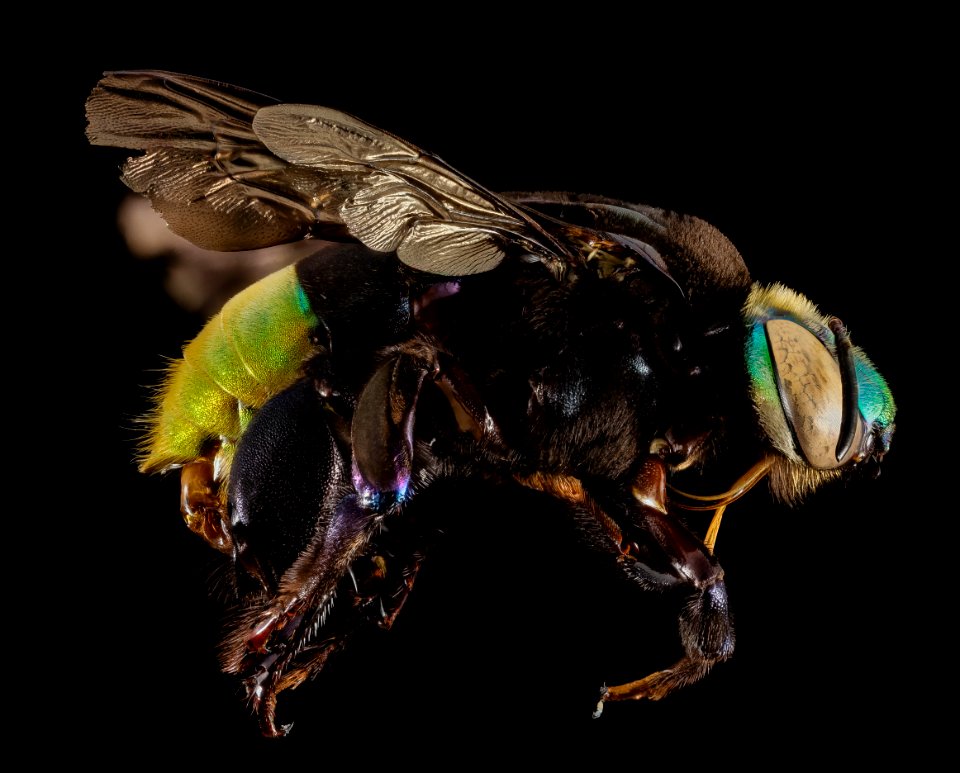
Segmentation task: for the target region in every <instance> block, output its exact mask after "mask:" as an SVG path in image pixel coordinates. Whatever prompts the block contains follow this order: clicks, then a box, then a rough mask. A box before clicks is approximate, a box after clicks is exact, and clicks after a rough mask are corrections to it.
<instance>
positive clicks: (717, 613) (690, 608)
mask: <svg viewBox="0 0 960 773" xmlns="http://www.w3.org/2000/svg"><path fill="white" fill-rule="evenodd" d="M518 480H519V481H520V482H521V483H523V484H524V485H526V486H528V487H530V488H533V489H536V490H539V491H543V492H545V493H548V494H551V495H552V496H554V497H556V498H557V499H561V500H563V501H565V502H567V503H568V504H569V505H571V506H572V508H573V510H574V512H575V513H576V514H577V517H578V519H579V521H580V522H581V524H582V526H583V527H584V528H585V530H586V531H587V532H588V533H589V534H590V535H591V536H592V537H593V542H594V543H595V544H596V545H597V547H599V548H600V549H601V550H604V551H605V552H608V553H610V554H612V555H614V556H615V557H616V561H617V563H618V565H619V566H620V568H621V570H622V571H623V572H624V573H625V574H626V575H627V577H628V578H630V579H631V580H632V581H633V582H635V583H637V584H638V585H640V586H641V587H642V588H644V589H645V590H658V591H668V590H680V591H685V592H686V594H687V596H686V602H685V603H684V605H683V607H682V609H681V612H680V616H679V629H680V639H681V641H682V643H683V646H684V651H685V654H684V657H682V658H681V659H680V660H679V661H677V662H676V663H675V664H673V666H671V667H670V668H666V669H663V670H662V671H657V672H656V673H654V674H651V675H649V676H647V677H645V678H644V679H640V680H638V681H635V682H630V683H628V684H623V685H618V686H615V687H609V688H604V691H603V695H602V696H601V699H600V703H599V704H598V706H597V710H596V712H595V714H594V716H599V715H600V713H601V712H602V710H603V705H604V703H605V702H606V701H615V700H639V699H641V698H648V699H650V700H659V699H660V698H663V697H664V696H666V695H668V694H669V693H670V692H672V691H673V690H675V689H677V688H678V687H682V686H684V685H687V684H690V683H692V682H695V681H697V680H698V679H700V678H702V677H703V676H704V675H706V674H707V672H708V671H709V670H710V669H711V668H712V667H713V666H714V665H715V664H716V663H718V662H720V661H722V660H725V659H726V658H729V657H730V655H731V654H732V653H733V646H734V635H733V624H732V622H731V619H730V614H729V609H728V605H727V593H726V587H725V585H724V582H723V570H722V569H721V568H720V565H719V564H718V563H717V561H716V559H715V558H714V557H713V556H712V555H711V554H710V551H709V550H708V549H707V548H706V546H705V545H704V544H703V543H702V542H701V541H700V540H699V539H697V537H695V536H694V535H693V534H692V533H691V532H690V531H688V530H687V528H686V527H685V526H684V525H683V524H682V523H681V522H680V521H678V520H676V519H675V518H674V517H673V516H671V515H670V514H669V512H668V511H667V507H666V467H665V464H664V462H663V461H661V460H660V459H658V458H656V457H650V458H648V459H646V460H644V462H643V463H642V464H641V465H640V468H639V470H638V473H637V475H636V477H635V479H634V486H633V491H632V496H631V498H630V501H628V502H626V503H624V502H622V501H619V499H620V498H618V497H616V496H615V497H613V498H612V499H611V504H610V506H609V507H605V506H604V505H602V504H601V503H600V501H599V500H598V499H597V498H595V497H594V496H593V495H592V494H591V493H589V492H588V491H587V490H586V488H585V486H584V484H583V483H582V482H581V481H580V480H578V479H576V478H573V477H571V476H566V475H549V474H543V473H538V474H535V475H531V476H526V477H521V478H518ZM611 513H615V514H618V515H620V518H619V520H617V519H615V518H614V517H613V516H612V515H611Z"/></svg>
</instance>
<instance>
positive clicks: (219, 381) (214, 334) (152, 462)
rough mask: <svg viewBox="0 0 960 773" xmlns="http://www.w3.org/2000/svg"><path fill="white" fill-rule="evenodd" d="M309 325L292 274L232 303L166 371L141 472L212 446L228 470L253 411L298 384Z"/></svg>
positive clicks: (310, 316) (286, 271) (274, 277)
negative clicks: (219, 449)
mask: <svg viewBox="0 0 960 773" xmlns="http://www.w3.org/2000/svg"><path fill="white" fill-rule="evenodd" d="M315 324H316V316H315V315H314V313H313V311H312V310H311V309H310V305H309V303H308V301H307V298H306V296H305V294H304V292H303V289H302V288H301V287H300V283H299V282H298V281H297V275H296V269H295V267H294V266H288V267H286V268H283V269H281V270H279V271H277V272H275V273H273V274H270V275H269V276H267V277H265V278H263V279H261V280H260V281H259V282H256V283H255V284H253V285H251V286H250V287H248V288H246V289H245V290H243V291H242V292H240V293H238V294H237V295H235V296H234V297H233V298H231V299H230V300H229V301H228V302H227V303H226V305H224V307H223V309H222V310H221V311H220V313H219V314H217V315H216V316H215V317H213V318H212V319H211V320H210V321H209V322H208V323H207V324H206V326H204V328H203V330H202V331H200V334H199V335H198V336H197V337H196V338H194V339H193V341H191V342H190V343H189V344H188V345H187V346H186V347H185V348H184V350H183V358H182V359H180V360H177V361H176V362H175V363H174V364H173V365H172V366H171V368H170V370H169V371H168V373H167V377H166V379H165V381H164V383H163V385H162V387H161V388H160V390H159V393H158V395H157V401H156V406H155V408H154V410H153V411H152V412H151V414H150V415H149V416H148V417H147V421H148V424H149V429H148V432H147V436H146V438H145V440H144V443H143V453H142V456H141V462H140V469H141V471H143V472H156V471H162V470H166V469H169V468H171V467H176V466H179V465H181V464H184V463H186V462H190V461H192V460H194V459H196V458H198V457H200V456H202V455H203V452H204V448H205V447H206V446H208V445H209V444H210V443H211V442H212V441H213V442H217V443H219V444H221V445H222V446H224V449H223V450H224V451H225V452H226V453H227V455H228V456H227V458H226V459H223V458H222V459H221V461H226V462H229V458H228V457H229V450H228V449H232V447H233V445H234V444H235V443H236V441H237V440H238V439H239V437H240V435H241V434H242V433H243V431H244V429H245V428H246V425H247V423H248V422H249V420H250V418H251V417H252V415H253V413H254V412H255V410H256V409H258V408H260V407H261V406H262V405H263V404H264V403H265V402H266V401H267V400H269V399H270V398H271V397H273V396H274V395H276V394H277V393H279V392H281V391H282V390H284V389H286V388H287V387H288V386H290V385H291V384H292V383H293V382H294V381H296V379H297V378H298V377H299V376H300V372H301V371H300V369H301V365H302V364H303V362H304V360H306V359H307V358H308V357H309V356H310V354H311V353H312V351H313V346H312V345H311V343H310V331H311V329H312V328H313V327H314V325H315Z"/></svg>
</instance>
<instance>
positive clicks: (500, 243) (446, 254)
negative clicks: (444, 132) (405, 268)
mask: <svg viewBox="0 0 960 773" xmlns="http://www.w3.org/2000/svg"><path fill="white" fill-rule="evenodd" d="M253 128H254V131H256V133H257V136H258V137H260V139H261V140H262V142H263V144H264V145H265V146H266V147H267V148H269V149H270V150H271V151H272V152H273V153H275V154H276V155H277V156H279V157H280V158H282V159H284V160H285V161H288V162H290V163H292V164H296V165H298V166H302V167H308V168H311V169H316V170H319V171H322V172H326V173H328V174H331V175H340V177H341V179H342V180H343V181H344V182H345V184H346V185H347V187H349V188H350V189H351V191H352V192H351V194H350V195H349V196H347V197H346V198H345V199H344V200H343V201H342V203H341V204H340V208H339V214H340V217H341V218H342V220H343V222H344V224H345V225H346V227H347V229H348V230H349V231H350V233H351V234H353V235H354V236H355V237H356V238H357V239H359V240H360V241H361V242H363V243H364V244H365V245H366V246H368V247H371V248H372V249H376V250H385V251H387V250H389V251H393V250H395V251H396V252H397V255H398V257H399V258H400V260H402V261H403V262H404V263H407V264H408V265H410V266H413V267H414V268H418V269H421V270H424V271H430V272H433V273H439V274H475V273H481V272H484V271H489V270H490V269H492V268H494V267H495V266H497V265H498V264H499V263H500V261H501V260H503V258H504V257H505V255H506V254H507V253H508V252H526V253H530V254H533V255H536V256H537V257H538V258H541V259H543V260H548V261H549V260H553V259H556V258H558V257H560V256H561V255H563V254H565V253H564V247H563V246H562V245H561V244H559V243H557V242H556V241H555V240H554V239H553V238H552V237H551V236H549V235H548V234H547V233H546V232H545V231H543V230H542V229H541V228H540V227H539V226H538V225H537V224H536V223H535V222H534V221H533V220H531V219H530V218H529V217H528V216H527V215H526V214H525V213H524V211H523V210H521V209H520V208H518V207H517V206H516V205H514V204H513V203H512V202H510V201H509V200H507V199H505V198H503V197H501V196H498V195H497V194H494V193H491V192H489V191H487V190H485V189H484V188H483V187H482V186H480V185H478V184H477V183H475V182H473V181H472V180H469V179H468V178H466V177H464V176H462V175H461V174H460V173H459V172H457V171H456V170H454V169H452V168H451V167H449V166H447V165H446V164H445V163H443V162H442V161H441V160H440V159H438V158H436V157H435V156H431V155H429V154H427V153H424V152H423V151H422V150H420V149H419V148H417V147H415V146H413V145H410V144H409V143H407V142H405V141H403V140H401V139H399V138H397V137H395V136H393V135H391V134H389V133H387V132H384V131H382V130H380V129H378V128H376V127H374V126H371V125H370V124H367V123H364V122H363V121H360V120H359V119H357V118H355V117H353V116H351V115H347V114H346V113H342V112H340V111H338V110H332V109H330V108H326V107H319V106H317V105H288V104H283V105H275V106H271V107H266V108H263V109H262V110H260V111H259V112H258V113H257V115H256V117H255V118H254V123H253Z"/></svg>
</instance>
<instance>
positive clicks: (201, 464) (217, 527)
mask: <svg viewBox="0 0 960 773" xmlns="http://www.w3.org/2000/svg"><path fill="white" fill-rule="evenodd" d="M180 512H181V513H183V520H184V521H185V522H186V524H187V527H188V528H189V529H190V531H192V532H193V533H194V534H198V535H200V536H201V537H203V539H205V540H206V541H207V543H208V544H209V545H210V546H211V547H213V548H216V549H217V550H219V551H220V552H221V553H226V554H227V555H232V554H233V538H232V537H231V536H230V525H229V523H230V522H229V520H228V518H227V507H226V504H225V503H224V501H223V499H222V498H221V496H220V487H219V485H218V484H217V482H216V480H215V479H214V472H213V460H212V459H208V458H206V457H201V458H199V459H196V460H194V461H192V462H188V463H187V464H185V465H183V468H182V469H181V471H180Z"/></svg>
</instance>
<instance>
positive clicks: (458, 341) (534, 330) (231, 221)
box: [87, 71, 896, 736]
mask: <svg viewBox="0 0 960 773" xmlns="http://www.w3.org/2000/svg"><path fill="white" fill-rule="evenodd" d="M87 119H88V127H87V136H88V138H89V140H90V141H91V142H92V143H93V144H96V145H107V146H115V147H120V148H125V149H129V150H133V151H139V152H140V153H139V155H135V156H133V157H131V158H130V159H128V161H127V162H126V164H125V166H124V168H123V177H122V179H123V181H124V182H125V183H126V184H127V185H128V186H129V187H130V188H131V189H132V190H133V191H134V192H136V193H139V194H142V195H144V196H146V197H147V198H148V199H149V200H150V201H151V203H152V204H153V206H154V208H155V209H156V210H157V211H158V212H159V213H160V214H161V215H162V216H163V218H164V219H165V220H166V221H167V223H168V224H169V226H170V228H171V229H172V230H173V231H175V232H176V233H178V234H180V235H182V236H184V237H186V238H187V239H188V240H190V241H191V242H193V243H194V244H196V245H198V246H200V247H204V248H208V249H215V250H222V251H233V250H245V249H254V248H260V247H267V246H272V245H277V244H284V243H290V242H295V241H300V240H311V241H312V242H314V243H315V244H316V251H315V252H313V253H312V254H311V255H310V256H308V257H306V258H303V259H301V260H299V261H297V262H296V263H294V264H292V265H289V266H287V267H285V268H282V269H280V270H278V271H276V272H274V273H272V274H270V275H269V276H267V277H266V278H264V279H262V280H260V281H258V282H256V283H255V284H253V285H251V286H250V287H248V288H247V289H245V290H243V291H241V292H240V293H238V294H237V295H235V296H234V297H233V298H231V299H230V300H229V301H228V302H227V303H226V304H225V305H224V306H223V308H222V309H221V310H220V311H219V312H218V313H217V314H216V315H215V316H213V317H212V318H211V319H210V321H209V322H208V323H207V324H206V326H204V328H203V329H202V330H201V331H200V333H199V334H198V335H197V336H196V337H195V338H194V339H193V340H192V341H191V342H190V343H189V344H188V345H187V346H186V347H185V348H184V350H183V356H182V357H181V358H180V359H178V360H177V361H176V362H174V363H173V364H172V366H171V367H170V368H169V370H168V372H167V374H166V378H165V380H164V381H163V383H162V384H161V385H160V387H159V389H158V393H157V398H156V401H155V405H154V409H153V411H152V412H151V414H150V415H149V416H148V417H146V422H147V427H148V429H147V431H146V433H145V436H144V440H143V443H142V447H141V455H140V457H139V465H140V469H141V470H142V471H144V472H147V473H165V472H170V471H175V470H176V471H179V476H180V481H181V496H180V510H181V513H182V516H183V518H184V520H185V522H186V524H187V526H188V527H189V529H190V530H191V531H193V532H195V533H196V534H197V535H199V536H200V537H201V538H202V539H204V540H205V541H206V542H207V543H208V544H209V545H210V546H211V547H213V548H214V549H216V550H217V551H219V552H220V553H222V554H224V555H225V556H227V557H228V558H229V560H230V561H231V562H232V565H233V567H234V568H235V574H236V583H235V587H236V605H235V611H234V614H233V615H232V617H231V619H230V621H229V622H228V624H227V626H226V630H225V632H224V637H223V645H222V652H221V664H222V667H223V669H224V670H225V671H226V672H228V673H230V674H233V675H235V676H236V678H237V679H238V680H239V681H240V683H241V684H242V685H243V686H244V688H245V691H246V694H247V697H248V699H249V701H250V704H251V706H252V708H253V711H254V713H255V714H256V717H257V720H258V722H259V725H260V729H261V731H262V732H263V734H264V735H268V736H279V735H284V734H286V732H287V731H288V728H289V726H288V725H284V724H282V723H278V722H277V706H278V699H279V697H280V696H281V694H282V693H283V692H284V691H285V690H288V689H292V688H295V687H297V686H299V685H300V684H302V683H304V682H305V681H307V680H308V679H310V678H312V677H314V676H316V675H317V674H318V673H319V672H320V671H321V670H322V669H324V668H325V667H326V666H327V663H328V661H329V660H330V659H331V658H332V657H334V656H335V655H336V653H338V652H339V651H340V650H341V649H343V648H344V647H345V646H346V645H347V644H348V643H349V640H350V639H351V637H352V636H353V635H354V634H355V633H356V632H357V631H359V630H362V629H364V628H367V627H370V626H379V627H381V628H384V629H389V628H390V627H391V626H392V625H393V624H394V621H395V620H396V619H397V616H398V615H399V613H400V611H401V609H402V607H403V605H404V603H405V602H406V600H407V598H408V596H409V594H410V593H411V591H412V590H413V587H414V584H415V581H416V578H417V576H418V573H419V571H420V569H421V567H422V565H423V563H424V561H426V560H428V556H429V553H430V551H431V550H432V549H433V547H434V545H435V544H436V542H437V541H438V539H439V538H440V535H441V534H442V532H443V530H444V528H445V525H446V524H448V523H450V522H451V520H453V519H456V517H457V512H456V511H457V500H458V497H460V496H464V495H465V494H464V493H463V492H470V491H477V490H495V491H497V492H498V493H500V494H502V495H504V496H508V497H509V496H514V497H516V499H517V501H518V502H522V503H523V504H522V507H529V506H530V503H531V502H533V503H537V502H540V503H542V504H543V506H544V507H547V506H550V507H554V506H558V505H559V506H561V507H562V508H563V510H564V511H565V512H566V513H568V514H569V516H570V518H571V519H572V520H573V521H574V522H575V523H576V524H577V525H578V527H579V529H580V530H581V532H582V533H583V535H584V537H585V539H586V541H587V542H588V544H589V545H590V546H591V547H592V548H594V549H595V550H596V551H597V552H598V553H599V554H600V555H603V556H606V557H608V558H609V561H610V563H611V565H612V566H614V567H616V568H617V569H618V570H619V571H620V572H621V573H622V574H623V575H624V576H625V578H626V579H627V580H628V581H630V582H632V583H634V584H635V585H636V586H639V588H641V589H643V590H646V591H653V592H660V593H667V592H669V593H671V594H675V595H678V596H680V597H682V598H681V601H680V603H679V604H678V613H677V624H678V634H679V640H680V642H681V644H682V646H683V655H682V656H681V657H680V658H679V660H677V661H676V662H675V663H673V664H665V667H664V668H663V669H661V670H659V671H656V672H654V673H652V674H649V675H646V676H643V677H642V678H640V679H638V680H636V681H632V682H628V683H625V684H619V685H614V686H605V687H603V688H601V689H600V695H599V701H598V703H597V705H596V708H595V709H594V713H595V715H597V716H599V715H600V714H601V713H602V711H603V709H604V707H605V706H606V704H607V703H610V702H616V701H623V700H638V699H650V700H658V699H661V698H663V697H665V696H667V695H669V694H670V693H672V692H673V691H675V690H677V689H678V688H681V687H683V686H685V685H689V684H691V683H694V682H696V681H698V680H700V679H701V678H703V677H704V676H705V675H706V674H707V673H708V672H709V671H710V670H711V668H712V667H713V666H714V665H716V664H717V663H720V662H722V661H724V660H726V659H728V658H730V657H731V655H732V654H733V650H734V644H735V637H734V628H733V623H732V618H731V614H730V610H729V602H728V597H727V590H726V584H725V582H724V573H723V569H722V568H721V566H720V564H719V562H718V560H717V558H716V556H715V554H714V548H715V545H716V540H717V535H718V532H719V529H720V525H721V520H722V516H723V514H724V512H725V510H726V509H727V507H729V506H730V505H731V504H732V503H734V502H735V501H736V500H737V499H739V498H740V497H741V496H742V495H743V494H744V493H746V492H747V491H749V490H750V489H751V488H752V487H753V486H755V485H756V484H757V483H759V482H761V481H764V480H766V481H767V482H768V485H769V489H770V492H771V494H772V496H773V497H775V498H777V499H779V500H782V501H784V502H786V503H788V504H797V503H799V502H800V501H801V500H802V499H804V498H805V497H807V496H808V495H810V494H812V493H814V492H815V491H817V490H818V489H819V488H820V487H821V486H823V485H825V484H827V483H829V482H831V481H836V480H838V479H841V478H843V477H845V476H848V475H851V474H853V473H854V472H855V471H863V470H867V471H873V472H875V471H876V470H877V467H878V465H879V463H880V462H881V460H882V459H883V457H884V455H885V454H886V453H887V452H888V451H889V448H890V444H891V439H892V436H893V432H894V416H895V411H896V409H895V404H894V400H893V397H892V395H891V393H890V389H889V388H888V386H887V384H886V382H885V381H884V379H883V377H882V376H881V375H880V373H879V372H878V370H877V368H876V367H875V366H874V365H873V363H872V362H871V361H870V359H869V358H868V357H867V355H866V354H865V353H864V352H863V351H862V350H861V349H859V348H858V347H857V346H856V345H854V344H853V342H852V341H851V338H850V335H849V333H848V331H847V329H846V327H845V326H844V324H843V323H842V322H841V321H840V320H839V319H837V318H836V317H833V316H830V315H826V314H823V313H821V312H820V311H819V310H818V308H817V307H816V306H815V305H814V304H813V303H812V302H810V301H809V300H808V299H806V298H805V297H804V296H802V295H801V294H799V293H797V292H795V291H793V290H790V289H789V288H787V287H785V286H783V285H780V284H772V285H762V284H760V283H757V282H754V281H753V280H752V278H751V276H750V272H749V270H748V269H747V267H746V265H745V263H744V261H743V259H742V257H741V256H740V254H739V252H738V251H737V249H736V247H735V246H734V245H733V244H732V243H731V242H730V241H729V240H728V239H727V238H726V237H725V236H724V235H723V234H722V233H720V231H718V230H717V229H716V228H714V227H713V226H711V225H710V224H708V223H707V222H705V221H703V220H701V219H699V218H697V217H693V216H689V215H684V214H680V213H676V212H671V211H667V210H664V209H659V208H657V207H653V206H648V205H644V204H634V203H628V202H624V201H619V200H615V199H610V198H606V197H603V196H598V195H585V194H580V193H567V192H564V193H556V192H546V193H544V192H517V193H506V194H503V193H494V192H491V191H489V190H487V189H486V188H484V187H483V186H482V185H480V184H478V183H476V182H474V181H472V180H471V179H469V178H467V177H465V176H463V175H462V174H460V173H459V172H457V171H456V170H454V169H452V168H451V167H449V166H448V165H447V164H445V163H444V162H443V161H441V160H440V159H439V158H437V157H435V156H432V155H430V154H429V153H426V152H424V151H423V150H421V149H420V148H417V147H415V146H414V145H411V144H410V143H408V142H405V141H404V140H402V139H400V138H398V137H395V136H393V135H391V134H389V133H388V132H385V131H383V130H381V129H378V128H376V127H374V126H371V125H369V124H367V123H365V122H364V121H362V120H360V119H358V118H355V117H353V116H351V115H347V114H345V113H342V112H339V111H337V110H334V109H331V108H326V107H319V106H315V105H308V104H286V103H280V102H278V101H276V100H274V99H272V98H270V97H267V96H264V95H261V94H257V93H253V92H250V91H247V90H244V89H241V88H238V87H235V86H230V85H227V84H222V83H216V82H212V81H208V80H204V79H200V78H195V77H191V76H187V75H180V74H175V73H166V72H153V71H130V72H113V73H107V74H106V75H105V76H104V78H103V79H102V80H101V81H100V82H99V84H97V86H96V87H95V88H94V89H93V91H92V93H91V95H90V97H89V99H88V101H87ZM717 481H723V483H722V484H719V483H717ZM714 485H716V486H718V489H713V490H715V491H718V493H704V492H706V491H710V490H711V489H710V488H709V487H710V486H714ZM698 510H702V511H706V512H708V513H712V516H711V518H710V520H709V525H708V526H707V528H706V529H705V530H704V533H703V534H702V535H701V534H699V533H697V532H696V531H695V529H694V528H692V527H690V526H688V524H687V517H686V513H688V512H692V511H698ZM518 512H522V510H521V509H520V508H518ZM501 517H503V516H501ZM508 517H522V516H519V515H514V516H509V515H508Z"/></svg>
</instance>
